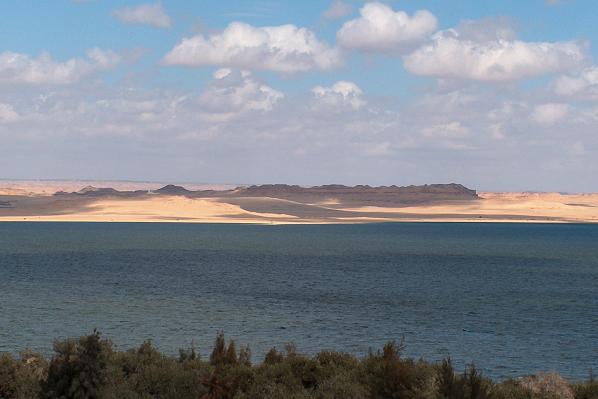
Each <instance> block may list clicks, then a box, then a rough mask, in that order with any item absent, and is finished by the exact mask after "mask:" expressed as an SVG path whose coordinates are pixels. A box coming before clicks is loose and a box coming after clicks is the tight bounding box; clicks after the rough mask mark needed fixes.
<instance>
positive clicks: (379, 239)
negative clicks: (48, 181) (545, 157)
mask: <svg viewBox="0 0 598 399" xmlns="http://www.w3.org/2000/svg"><path fill="white" fill-rule="evenodd" d="M94 328H98V329H99V330H100V331H101V332H102V333H103V335H105V336H106V337H108V338H110V339H111V340H112V341H113V342H114V343H115V345H116V347H117V348H119V349H124V348H130V347H133V346H138V345H139V344H141V343H142V342H143V341H144V340H145V339H151V340H152V341H153V342H154V343H155V344H156V346H158V347H159V348H160V349H162V350H164V351H166V352H167V353H172V354H174V353H177V351H178V348H180V347H189V346H190V345H191V342H192V341H193V342H194V343H195V344H196V345H197V346H199V348H200V351H201V353H202V355H208V354H209V352H210V351H211V348H212V343H213V340H214V337H215V336H216V333H217V332H218V331H220V330H222V331H224V333H225V334H226V336H227V337H229V338H233V339H235V341H236V342H237V343H238V344H249V346H250V347H251V349H252V352H253V354H254V359H255V360H260V359H261V358H262V357H263V355H264V354H265V352H266V351H267V350H268V349H269V348H270V347H272V346H276V347H278V348H281V347H283V346H284V344H285V343H287V342H294V343H295V344H296V346H297V348H298V350H299V351H301V352H305V353H309V354H312V353H314V352H316V351H318V350H320V349H338V350H344V351H347V352H351V353H355V354H356V355H359V356H362V355H364V354H366V353H367V352H368V349H369V348H370V347H372V348H375V349H376V348H380V347H381V346H382V345H383V344H384V343H385V342H386V341H388V340H391V339H395V340H397V341H399V340H401V339H404V343H405V350H404V353H405V355H407V356H412V357H423V358H425V359H427V360H439V359H442V358H443V357H445V356H447V355H449V354H450V355H451V357H452V358H453V360H454V362H455V364H456V365H457V366H458V367H459V368H460V369H462V368H463V367H464V365H465V364H466V363H469V362H471V361H475V363H476V366H479V367H480V368H481V369H482V370H483V372H484V373H485V374H486V375H488V376H492V377H495V378H506V377H511V376H520V375H524V374H529V373H534V372H537V371H540V370H544V371H549V370H556V371H558V372H560V373H562V374H563V375H564V376H566V377H569V378H573V379H582V378H587V376H588V374H589V371H590V369H591V368H593V369H594V371H596V370H598V225H568V224H510V223H503V224H500V223H497V224H494V223H479V224H477V223H470V224H468V223H388V224H364V225H302V226H290V225H289V226H257V225H234V224H170V223H147V224H144V223H139V224H136V223H0V351H8V352H13V353H17V352H18V351H19V350H21V349H24V348H26V347H30V348H33V349H35V350H40V351H43V352H45V353H51V348H52V342H53V340H54V339H55V338H63V337H73V336H80V335H84V334H87V333H89V332H91V331H92V330H93V329H94Z"/></svg>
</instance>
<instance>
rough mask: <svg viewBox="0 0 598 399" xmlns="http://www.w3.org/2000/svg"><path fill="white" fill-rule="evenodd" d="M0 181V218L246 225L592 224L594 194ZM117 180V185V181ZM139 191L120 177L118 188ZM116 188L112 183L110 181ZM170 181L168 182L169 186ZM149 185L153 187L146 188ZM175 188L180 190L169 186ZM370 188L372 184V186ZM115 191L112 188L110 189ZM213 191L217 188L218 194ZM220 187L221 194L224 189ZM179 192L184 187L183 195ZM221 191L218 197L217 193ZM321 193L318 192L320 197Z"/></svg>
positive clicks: (596, 219) (597, 215)
mask: <svg viewBox="0 0 598 399" xmlns="http://www.w3.org/2000/svg"><path fill="white" fill-rule="evenodd" d="M7 183H9V182H7V181H0V222H3V221H4V222H178V223H251V224H341V223H375V222H476V223H479V222H514V223H515V222H516V223H598V194H560V193H524V192H522V193H517V192H510V193H493V192H479V193H477V197H476V198H474V199H458V200H447V199H443V200H439V201H421V202H411V203H389V204H388V205H386V206H383V205H385V204H380V203H379V201H378V202H376V201H375V200H373V199H372V198H370V197H368V194H367V192H366V193H365V194H363V195H362V196H357V197H355V196H353V197H351V201H350V202H349V201H346V202H343V199H342V198H340V199H339V198H337V197H335V195H334V190H332V191H331V194H330V195H329V196H327V197H325V200H324V199H318V198H319V197H318V198H315V197H314V198H315V199H314V198H308V197H305V196H303V197H301V196H298V197H297V198H294V197H292V195H289V194H288V193H286V194H285V195H286V196H282V198H280V197H279V198H275V197H273V196H274V195H276V191H274V194H272V193H268V194H265V195H264V196H256V195H253V196H245V195H244V194H242V193H241V194H235V195H234V196H231V195H229V194H230V192H231V191H230V190H229V191H228V192H227V191H218V190H225V189H226V187H225V186H224V185H221V186H217V185H212V186H210V187H207V188H206V187H204V188H201V187H199V186H197V187H199V189H205V190H210V191H206V192H209V193H210V195H209V196H203V197H196V196H189V195H179V194H177V193H176V192H161V193H158V192H151V190H150V189H147V193H145V192H141V193H140V194H136V195H135V196H131V197H126V196H119V195H111V194H110V193H108V194H107V195H98V196H86V195H75V193H73V195H56V192H58V191H61V190H64V189H65V188H68V189H70V190H79V189H82V188H83V187H81V186H82V184H83V183H82V182H68V183H65V182H59V183H58V182H43V183H39V182H33V183H30V184H27V182H20V183H19V184H16V183H14V182H12V184H11V185H8V186H6V185H5V186H2V184H7ZM117 184H118V183H117ZM131 185H133V188H134V189H141V190H145V189H146V188H145V187H144V186H142V185H140V184H137V185H135V184H133V183H131V184H129V186H127V183H120V185H118V188H119V189H121V190H122V189H127V187H129V188H131ZM115 186H116V184H115ZM173 187H174V186H173ZM152 189H155V185H154V186H153V187H152ZM177 189H180V188H178V187H177ZM373 189H375V188H373ZM117 193H118V192H117ZM220 193H223V194H221V195H220ZM227 193H228V194H227ZM183 194H184V193H183ZM225 194H226V195H225ZM322 198H324V197H322Z"/></svg>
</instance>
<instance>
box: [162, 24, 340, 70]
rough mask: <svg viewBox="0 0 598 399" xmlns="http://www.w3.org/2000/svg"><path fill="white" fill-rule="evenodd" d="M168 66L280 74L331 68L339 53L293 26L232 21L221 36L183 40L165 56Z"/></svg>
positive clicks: (336, 61)
mask: <svg viewBox="0 0 598 399" xmlns="http://www.w3.org/2000/svg"><path fill="white" fill-rule="evenodd" d="M164 62H165V63H166V64H169V65H186V66H196V67H199V66H204V65H216V66H223V67H232V68H238V69H261V70H269V71H274V72H280V73H295V72H304V71H308V70H312V69H324V70H325V69H331V68H334V67H336V66H338V65H339V64H340V63H341V57H340V52H339V51H338V50H336V49H334V48H331V47H329V46H328V45H326V44H325V43H322V42H320V41H319V40H318V39H317V38H316V35H315V34H314V33H313V32H312V31H310V30H308V29H306V28H298V27H296V26H294V25H281V26H266V27H254V26H251V25H248V24H245V23H241V22H233V23H231V24H230V25H228V27H227V28H226V29H225V30H224V31H223V32H222V33H220V34H214V35H212V36H210V37H207V38H206V37H204V36H203V35H197V36H193V37H191V38H185V39H183V40H182V41H181V42H180V43H179V44H178V45H177V46H175V47H174V48H173V49H172V50H171V51H170V52H169V53H168V54H167V55H166V56H165V57H164Z"/></svg>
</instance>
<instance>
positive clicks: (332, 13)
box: [322, 0, 353, 19]
mask: <svg viewBox="0 0 598 399" xmlns="http://www.w3.org/2000/svg"><path fill="white" fill-rule="evenodd" d="M351 12H353V6H352V5H351V4H347V3H345V2H343V1H342V0H334V1H333V2H332V4H331V5H330V7H329V8H328V9H327V10H326V11H324V13H323V14H322V15H323V16H324V18H326V19H339V18H342V17H346V16H347V15H349V14H351Z"/></svg>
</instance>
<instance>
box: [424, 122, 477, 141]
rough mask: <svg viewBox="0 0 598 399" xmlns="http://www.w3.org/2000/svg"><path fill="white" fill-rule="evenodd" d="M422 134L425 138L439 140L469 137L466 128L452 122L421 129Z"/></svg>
mask: <svg viewBox="0 0 598 399" xmlns="http://www.w3.org/2000/svg"><path fill="white" fill-rule="evenodd" d="M422 133H423V135H424V136H426V137H432V138H440V139H461V138H465V137H467V136H468V135H469V133H470V130H469V128H468V127H466V126H463V125H462V124H461V122H457V121H453V122H448V123H442V124H439V125H433V126H427V127H425V128H423V129H422Z"/></svg>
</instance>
